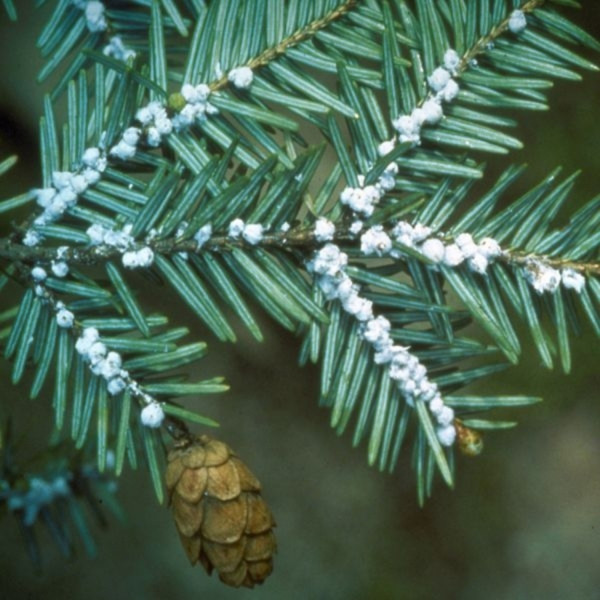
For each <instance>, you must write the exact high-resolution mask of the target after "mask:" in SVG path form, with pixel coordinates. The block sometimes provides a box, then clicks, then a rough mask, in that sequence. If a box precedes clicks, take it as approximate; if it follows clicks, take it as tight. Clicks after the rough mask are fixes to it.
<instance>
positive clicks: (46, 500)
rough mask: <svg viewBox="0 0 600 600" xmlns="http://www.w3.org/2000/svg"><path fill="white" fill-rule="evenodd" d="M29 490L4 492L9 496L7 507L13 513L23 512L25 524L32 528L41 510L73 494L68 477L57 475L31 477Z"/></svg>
mask: <svg viewBox="0 0 600 600" xmlns="http://www.w3.org/2000/svg"><path fill="white" fill-rule="evenodd" d="M28 484H29V487H28V489H27V490H24V491H21V490H10V491H7V492H6V491H4V490H3V492H4V494H6V495H7V502H6V506H7V508H8V510H10V511H12V512H16V511H22V512H23V524H24V525H25V526H31V525H33V524H34V523H35V521H36V519H37V517H38V514H39V512H40V510H42V509H43V508H45V507H46V506H48V505H50V504H52V503H53V502H54V501H55V500H57V499H58V498H65V497H67V496H69V495H70V494H71V489H70V487H69V483H68V481H67V477H65V476H63V475H57V476H55V477H53V478H51V479H50V478H43V477H31V479H29V481H28Z"/></svg>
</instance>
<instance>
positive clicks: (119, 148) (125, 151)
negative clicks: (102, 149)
mask: <svg viewBox="0 0 600 600" xmlns="http://www.w3.org/2000/svg"><path fill="white" fill-rule="evenodd" d="M136 150H137V149H136V147H135V146H134V145H132V144H128V143H127V142H126V141H125V140H119V142H117V144H116V145H115V146H113V147H112V148H111V149H110V151H109V154H110V155H111V156H116V157H117V158H120V159H121V160H127V159H128V158H133V157H134V156H135V153H136Z"/></svg>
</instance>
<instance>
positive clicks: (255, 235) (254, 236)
mask: <svg viewBox="0 0 600 600" xmlns="http://www.w3.org/2000/svg"><path fill="white" fill-rule="evenodd" d="M263 236H264V228H263V226H262V225H261V224H260V223H249V224H247V225H244V230H243V231H242V237H243V238H244V240H246V242H248V243H249V244H251V245H252V246H256V244H260V242H262V240H263Z"/></svg>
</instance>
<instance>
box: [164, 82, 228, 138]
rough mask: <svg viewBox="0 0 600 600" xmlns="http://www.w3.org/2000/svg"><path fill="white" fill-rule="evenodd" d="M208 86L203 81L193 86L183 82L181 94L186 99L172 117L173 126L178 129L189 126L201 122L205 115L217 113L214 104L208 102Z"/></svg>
mask: <svg viewBox="0 0 600 600" xmlns="http://www.w3.org/2000/svg"><path fill="white" fill-rule="evenodd" d="M210 93H211V92H210V87H209V86H208V85H206V84H205V83H200V84H198V85H196V86H193V85H191V84H189V83H185V84H184V85H183V86H182V88H181V95H182V96H183V99H184V100H185V101H186V103H187V104H186V105H185V106H184V107H183V108H182V109H181V111H179V113H178V114H176V115H175V116H174V117H173V127H174V128H175V130H176V131H180V130H182V129H185V128H186V127H189V126H190V125H192V124H193V123H194V122H196V121H197V122H199V123H201V122H203V121H205V120H206V116H207V115H213V114H216V113H218V112H219V111H218V109H217V107H216V106H214V105H212V104H211V103H210V102H208V98H209V96H210Z"/></svg>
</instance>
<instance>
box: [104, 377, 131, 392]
mask: <svg viewBox="0 0 600 600" xmlns="http://www.w3.org/2000/svg"><path fill="white" fill-rule="evenodd" d="M125 388H127V382H126V381H125V380H124V379H122V378H121V377H114V378H113V379H111V380H110V381H109V382H108V383H107V384H106V389H107V391H108V393H109V394H110V395H111V396H118V395H119V394H120V393H121V392H122V391H123V390H124V389H125Z"/></svg>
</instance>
